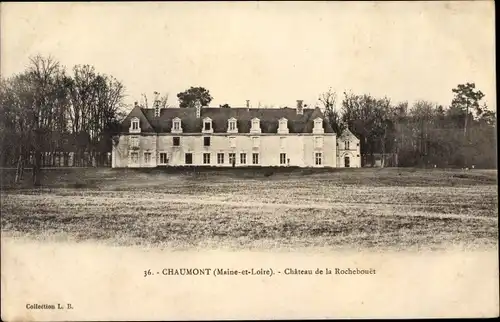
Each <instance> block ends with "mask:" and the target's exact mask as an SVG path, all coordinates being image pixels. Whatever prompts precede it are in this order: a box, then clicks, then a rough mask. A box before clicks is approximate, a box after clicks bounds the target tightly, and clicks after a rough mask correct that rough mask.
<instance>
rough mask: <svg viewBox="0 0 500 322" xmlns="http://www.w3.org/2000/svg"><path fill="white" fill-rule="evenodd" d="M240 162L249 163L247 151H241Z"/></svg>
mask: <svg viewBox="0 0 500 322" xmlns="http://www.w3.org/2000/svg"><path fill="white" fill-rule="evenodd" d="M240 163H241V164H247V154H246V153H240Z"/></svg>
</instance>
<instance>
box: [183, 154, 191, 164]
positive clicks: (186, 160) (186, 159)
mask: <svg viewBox="0 0 500 322" xmlns="http://www.w3.org/2000/svg"><path fill="white" fill-rule="evenodd" d="M184 159H185V160H184V161H185V163H186V164H193V154H192V153H186V154H185V157H184Z"/></svg>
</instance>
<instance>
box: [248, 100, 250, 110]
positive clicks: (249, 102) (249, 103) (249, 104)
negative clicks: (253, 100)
mask: <svg viewBox="0 0 500 322" xmlns="http://www.w3.org/2000/svg"><path fill="white" fill-rule="evenodd" d="M247 108H250V100H247Z"/></svg>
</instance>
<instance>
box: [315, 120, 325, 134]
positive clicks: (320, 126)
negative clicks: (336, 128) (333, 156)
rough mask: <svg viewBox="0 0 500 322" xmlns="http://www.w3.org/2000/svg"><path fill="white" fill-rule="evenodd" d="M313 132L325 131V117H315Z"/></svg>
mask: <svg viewBox="0 0 500 322" xmlns="http://www.w3.org/2000/svg"><path fill="white" fill-rule="evenodd" d="M313 133H325V130H324V129H323V119H322V118H321V117H317V118H316V119H314V128H313Z"/></svg>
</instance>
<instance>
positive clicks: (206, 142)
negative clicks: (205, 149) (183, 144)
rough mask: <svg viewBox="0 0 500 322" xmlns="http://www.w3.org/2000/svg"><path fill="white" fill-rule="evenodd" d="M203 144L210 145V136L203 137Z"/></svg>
mask: <svg viewBox="0 0 500 322" xmlns="http://www.w3.org/2000/svg"><path fill="white" fill-rule="evenodd" d="M203 146H210V137H209V136H205V137H204V138H203Z"/></svg>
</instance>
